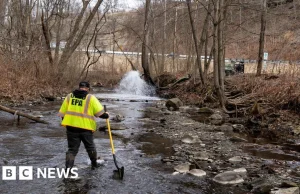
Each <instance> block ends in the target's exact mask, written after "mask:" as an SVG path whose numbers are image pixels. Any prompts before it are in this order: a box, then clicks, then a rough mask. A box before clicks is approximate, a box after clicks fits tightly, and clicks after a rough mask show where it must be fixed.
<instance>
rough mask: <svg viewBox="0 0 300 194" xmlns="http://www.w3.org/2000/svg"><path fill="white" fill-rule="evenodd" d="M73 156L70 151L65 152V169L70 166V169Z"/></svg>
mask: <svg viewBox="0 0 300 194" xmlns="http://www.w3.org/2000/svg"><path fill="white" fill-rule="evenodd" d="M74 160H75V156H74V155H73V154H71V153H66V169H68V168H70V170H71V169H72V168H73V166H74Z"/></svg>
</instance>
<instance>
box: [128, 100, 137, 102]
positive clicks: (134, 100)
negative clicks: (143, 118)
mask: <svg viewBox="0 0 300 194" xmlns="http://www.w3.org/2000/svg"><path fill="white" fill-rule="evenodd" d="M129 102H138V100H129Z"/></svg>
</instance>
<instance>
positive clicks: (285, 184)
mask: <svg viewBox="0 0 300 194" xmlns="http://www.w3.org/2000/svg"><path fill="white" fill-rule="evenodd" d="M280 187H282V188H289V187H298V185H297V183H294V182H291V181H283V182H282V183H281V185H280Z"/></svg>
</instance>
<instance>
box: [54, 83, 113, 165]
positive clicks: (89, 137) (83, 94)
mask: <svg viewBox="0 0 300 194" xmlns="http://www.w3.org/2000/svg"><path fill="white" fill-rule="evenodd" d="M89 91H90V84H89V83H88V82H80V83H79V89H76V90H74V91H73V92H72V93H70V94H68V95H67V97H66V98H65V100H64V102H63V104H62V105H61V107H60V110H59V113H58V115H59V116H60V117H62V122H61V125H62V126H65V127H66V129H67V140H68V151H67V153H66V168H72V167H73V166H74V160H75V157H76V155H77V153H78V149H79V146H80V143H81V141H82V142H83V144H84V147H85V149H86V151H87V153H88V155H89V158H90V160H91V163H92V169H93V170H94V169H95V168H98V167H99V165H98V164H97V151H96V147H95V144H94V137H93V133H94V132H95V131H96V121H95V118H97V117H100V118H102V119H108V118H109V114H108V113H107V112H104V109H103V106H102V105H101V103H100V102H99V100H98V99H97V98H96V97H95V96H94V95H91V94H89Z"/></svg>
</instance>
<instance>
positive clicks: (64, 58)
mask: <svg viewBox="0 0 300 194" xmlns="http://www.w3.org/2000/svg"><path fill="white" fill-rule="evenodd" d="M102 2H103V0H97V2H96V4H95V5H94V7H93V9H92V11H91V12H90V13H89V14H88V16H87V19H86V20H85V21H84V22H83V19H84V13H85V12H86V9H87V7H88V4H89V3H90V1H88V0H86V1H83V2H82V3H83V7H82V8H81V11H80V13H79V15H78V16H77V18H76V20H75V24H74V26H73V28H72V30H71V33H70V34H69V37H68V39H67V43H66V46H65V49H64V50H63V52H62V54H61V57H60V60H59V62H58V75H59V77H60V76H61V74H62V72H63V69H64V67H65V66H66V65H67V63H68V61H69V59H70V57H71V56H72V54H73V52H74V51H75V49H76V48H77V47H78V45H79V44H80V42H81V40H82V38H83V37H84V35H85V33H86V31H87V29H88V27H89V25H90V23H91V22H92V19H93V18H94V16H95V14H96V13H97V12H98V9H99V7H100V5H101V3H102ZM81 23H82V27H81V26H80V24H81Z"/></svg>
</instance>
